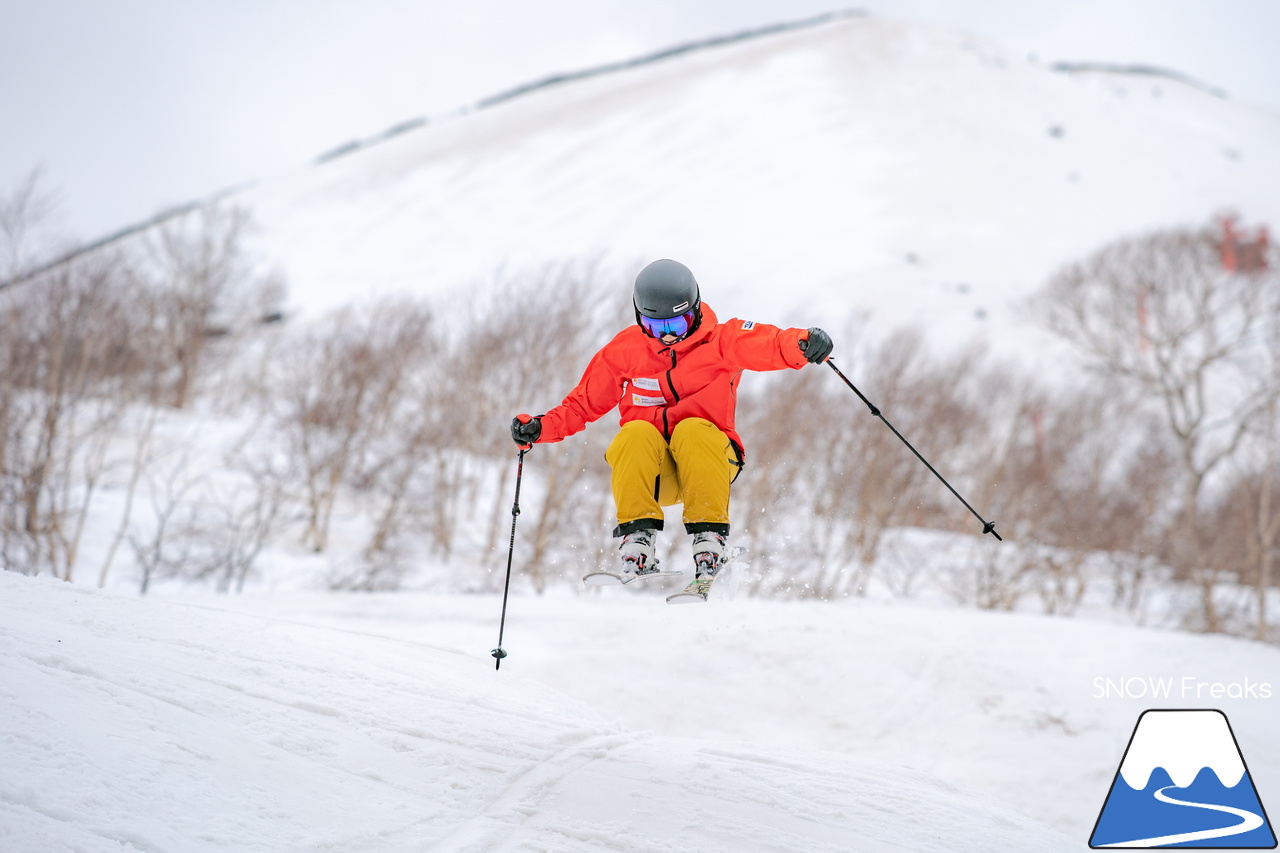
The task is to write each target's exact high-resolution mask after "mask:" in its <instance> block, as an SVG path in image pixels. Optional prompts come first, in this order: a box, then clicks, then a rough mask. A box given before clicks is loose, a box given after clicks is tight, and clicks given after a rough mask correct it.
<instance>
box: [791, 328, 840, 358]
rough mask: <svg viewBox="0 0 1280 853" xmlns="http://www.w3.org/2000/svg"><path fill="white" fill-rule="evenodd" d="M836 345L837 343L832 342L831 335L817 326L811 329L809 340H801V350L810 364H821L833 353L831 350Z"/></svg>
mask: <svg viewBox="0 0 1280 853" xmlns="http://www.w3.org/2000/svg"><path fill="white" fill-rule="evenodd" d="M834 347H835V344H833V343H831V336H830V335H828V334H827V333H826V332H824V331H822V330H821V329H819V328H816V327H815V328H812V329H810V330H809V339H808V340H807V341H801V342H800V350H801V351H802V352H803V353H804V357H805V358H806V359H808V361H809V363H810V364H821V363H822V362H824V361H826V360H827V356H829V355H831V350H832V349H833V348H834Z"/></svg>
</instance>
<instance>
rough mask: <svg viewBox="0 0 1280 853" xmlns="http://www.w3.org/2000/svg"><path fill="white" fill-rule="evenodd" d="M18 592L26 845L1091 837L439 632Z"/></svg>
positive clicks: (368, 845)
mask: <svg viewBox="0 0 1280 853" xmlns="http://www.w3.org/2000/svg"><path fill="white" fill-rule="evenodd" d="M0 600H3V602H4V620H3V623H0V703H2V706H3V709H4V713H3V714H0V763H2V765H3V767H4V772H3V773H2V774H0V848H2V849H4V850H5V851H7V853H36V851H48V850H83V851H117V850H118V851H130V850H144V851H184V853H188V851H192V852H195V851H217V850H234V851H254V850H261V851H273V853H276V851H304V850H332V851H360V853H376V851H399V850H424V849H431V850H441V851H445V850H447V851H476V853H481V851H484V853H490V851H501V850H556V851H601V850H617V851H632V850H663V851H673V853H678V851H693V850H735V851H795V850H805V851H847V850H851V849H857V850H914V851H928V850H937V851H953V850H966V849H967V850H977V849H990V850H1022V851H1035V850H1067V849H1076V848H1077V847H1078V846H1079V845H1078V843H1076V842H1074V841H1072V840H1070V839H1068V838H1067V837H1066V836H1062V835H1059V834H1058V833H1056V832H1054V831H1052V830H1050V829H1048V828H1045V827H1043V826H1041V825H1039V824H1037V823H1035V822H1033V821H1031V820H1030V819H1028V818H1025V817H1023V816H1021V815H1019V814H1017V813H1016V812H1013V811H1012V810H1011V809H1009V808H1007V807H1006V806H1004V805H1002V804H999V803H997V802H994V801H992V800H989V799H985V798H983V797H981V796H978V795H976V794H974V793H973V792H969V791H965V790H961V789H958V788H956V787H954V786H952V785H949V784H947V783H944V782H942V781H940V780H938V779H937V778H935V777H932V776H930V775H928V774H926V773H922V772H916V771H909V770H904V769H901V768H897V767H894V766H891V765H887V764H877V763H869V762H863V761H856V760H853V759H851V758H848V757H842V756H837V755H831V756H820V757H815V756H808V757H796V756H793V755H791V756H784V755H779V754H770V753H768V752H763V751H759V750H757V749H755V748H741V749H739V748H733V747H729V746H726V745H725V744H724V743H722V742H715V741H700V740H694V739H681V738H671V737H659V736H655V735H650V734H644V733H637V732H634V731H630V730H628V729H626V728H624V727H623V726H622V725H620V724H618V723H616V722H612V721H610V720H607V719H604V718H602V717H601V716H600V715H598V714H596V713H595V712H593V711H592V710H591V709H590V708H588V707H587V706H585V705H583V704H582V703H580V702H577V701H574V700H572V699H569V698H568V697H566V696H565V695H563V694H561V693H558V692H556V691H554V690H551V689H549V688H547V687H544V686H542V685H541V684H539V683H538V682H536V681H532V680H529V679H528V678H524V677H522V676H520V675H519V674H517V673H511V672H494V671H493V668H492V662H491V661H490V660H487V659H481V658H479V657H478V656H463V655H459V654H457V653H455V652H450V651H448V650H445V649H442V648H439V647H435V646H431V645H425V644H420V643H413V642H408V641H404V640H392V639H388V638H385V637H377V636H373V635H371V634H365V633H360V632H354V631H350V630H338V629H334V628H323V627H316V626H307V625H303V624H300V623H297V622H292V621H287V620H284V619H279V618H266V617H259V616H250V615H246V614H242V613H227V612H220V611H217V610H213V609H209V608H204V607H200V606H195V605H192V604H189V603H185V604H183V603H168V602H161V601H155V600H145V601H144V600H137V599H126V598H120V597H116V596H113V595H110V594H106V593H101V592H94V591H87V590H85V589H83V588H80V587H74V586H71V585H67V584H63V583H60V582H57V581H52V580H48V579H42V578H28V577H23V576H18V575H14V574H9V573H4V572H0ZM662 701H671V699H669V698H667V699H663V700H662ZM721 712H723V709H722V708H717V709H707V713H708V714H709V716H708V718H707V720H706V725H707V726H708V727H714V726H715V716H714V715H715V714H716V713H721Z"/></svg>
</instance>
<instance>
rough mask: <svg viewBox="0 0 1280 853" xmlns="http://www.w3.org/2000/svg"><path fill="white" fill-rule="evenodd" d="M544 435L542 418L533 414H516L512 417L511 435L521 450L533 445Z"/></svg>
mask: <svg viewBox="0 0 1280 853" xmlns="http://www.w3.org/2000/svg"><path fill="white" fill-rule="evenodd" d="M540 435H542V419H541V418H535V417H534V416H533V415H516V416H515V417H514V418H512V419H511V437H512V438H513V439H515V442H516V444H517V445H518V446H519V447H520V449H521V450H528V449H529V448H530V447H533V444H534V442H536V441H537V440H538V436H540Z"/></svg>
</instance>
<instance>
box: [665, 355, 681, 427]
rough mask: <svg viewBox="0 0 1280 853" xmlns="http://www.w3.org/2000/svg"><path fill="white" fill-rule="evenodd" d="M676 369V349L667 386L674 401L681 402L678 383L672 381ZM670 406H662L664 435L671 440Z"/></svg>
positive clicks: (668, 372)
mask: <svg viewBox="0 0 1280 853" xmlns="http://www.w3.org/2000/svg"><path fill="white" fill-rule="evenodd" d="M675 369H676V351H675V350H671V369H670V370H668V371H667V387H668V388H670V389H671V396H672V397H673V398H674V399H673V400H672V402H673V403H679V402H680V395H679V394H677V393H676V384H675V383H674V382H672V381H671V371H672V370H675ZM668 408H669V407H668V406H663V407H662V435H663V437H664V438H666V440H667V441H670V440H671V422H670V421H668V420H667V410H668Z"/></svg>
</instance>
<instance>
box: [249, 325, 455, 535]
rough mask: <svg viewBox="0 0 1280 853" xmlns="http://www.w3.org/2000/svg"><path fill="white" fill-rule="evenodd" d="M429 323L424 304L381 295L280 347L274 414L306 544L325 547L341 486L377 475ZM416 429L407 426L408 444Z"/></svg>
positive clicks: (427, 343)
mask: <svg viewBox="0 0 1280 853" xmlns="http://www.w3.org/2000/svg"><path fill="white" fill-rule="evenodd" d="M431 324H432V317H431V313H430V311H429V309H427V308H426V307H425V306H424V305H419V304H412V303H405V302H400V301H394V302H384V303H381V304H378V305H374V306H371V307H366V308H365V309H363V310H360V311H350V312H343V314H342V315H341V316H334V317H331V318H329V319H328V320H326V321H324V322H321V323H319V324H318V325H316V326H315V327H314V328H312V329H310V330H308V331H306V332H305V333H303V334H302V336H301V337H300V338H299V339H298V340H297V341H296V343H295V344H294V346H293V347H292V348H291V349H289V350H288V351H286V352H284V353H283V358H282V361H281V363H280V364H279V366H278V367H279V376H278V383H279V384H278V388H277V391H276V393H274V394H273V395H272V398H273V403H274V405H275V412H274V420H275V424H276V428H277V429H278V430H279V432H280V433H281V435H282V436H283V437H284V439H285V441H286V443H287V453H288V454H289V457H290V458H291V460H293V462H294V464H295V466H296V470H297V475H298V476H299V478H300V480H301V488H302V501H303V503H304V505H305V507H306V511H307V520H306V531H305V533H304V542H305V543H306V544H307V545H308V546H309V547H311V548H312V549H313V550H315V551H317V552H320V551H324V550H325V548H326V547H327V546H328V540H329V525H330V519H331V517H332V513H333V509H334V505H335V503H336V502H337V500H338V497H339V494H340V492H341V490H342V488H343V486H344V485H350V483H351V481H352V479H358V478H365V479H368V478H370V477H374V476H376V475H375V474H374V473H372V472H373V471H374V470H375V469H377V468H378V464H377V463H376V461H375V460H374V459H373V455H374V454H375V450H376V448H377V444H378V443H379V442H381V441H386V440H387V436H388V435H389V434H390V433H391V431H392V429H393V427H394V426H395V425H397V416H398V415H400V414H401V412H402V410H403V408H404V405H405V399H406V394H407V392H408V391H409V389H410V374H411V372H412V371H413V370H414V369H415V368H416V367H417V365H418V364H419V363H420V362H421V361H422V360H423V356H424V353H426V352H427V350H428V348H429V346H430V345H431V341H430V340H429V338H428V337H427V336H428V333H429V331H430V329H431ZM423 428H424V425H423V424H419V425H418V426H417V427H410V428H409V433H408V435H409V436H410V438H411V443H412V436H414V435H416V434H418V433H419V432H420V431H421V430H422V429H423ZM393 440H394V439H393ZM408 452H412V448H410V450H409V451H408Z"/></svg>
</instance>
